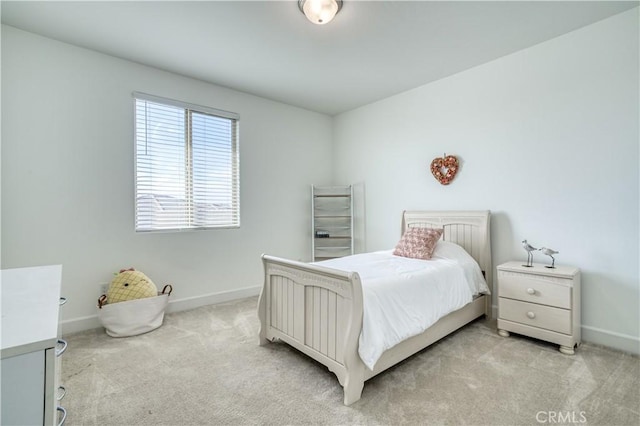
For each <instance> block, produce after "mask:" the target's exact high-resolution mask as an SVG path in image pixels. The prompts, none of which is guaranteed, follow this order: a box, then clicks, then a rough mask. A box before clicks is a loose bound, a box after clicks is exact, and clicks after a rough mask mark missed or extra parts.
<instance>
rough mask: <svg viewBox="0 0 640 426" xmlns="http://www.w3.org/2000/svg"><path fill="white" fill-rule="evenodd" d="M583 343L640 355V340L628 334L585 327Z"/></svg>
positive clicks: (583, 327) (583, 329)
mask: <svg viewBox="0 0 640 426" xmlns="http://www.w3.org/2000/svg"><path fill="white" fill-rule="evenodd" d="M582 341H583V342H590V343H595V344H597V345H602V346H607V347H609V348H613V349H617V350H619V351H623V352H628V353H631V354H634V355H640V338H638V337H636V336H630V335H628V334H622V333H616V332H615V331H609V330H603V329H601V328H596V327H590V326H588V325H583V326H582Z"/></svg>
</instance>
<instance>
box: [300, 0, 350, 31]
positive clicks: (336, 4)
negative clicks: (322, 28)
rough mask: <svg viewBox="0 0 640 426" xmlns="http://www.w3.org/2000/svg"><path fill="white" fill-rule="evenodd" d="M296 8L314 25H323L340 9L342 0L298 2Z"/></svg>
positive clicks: (302, 0)
mask: <svg viewBox="0 0 640 426" xmlns="http://www.w3.org/2000/svg"><path fill="white" fill-rule="evenodd" d="M298 8H299V9H300V12H302V13H304V16H306V17H307V19H308V20H310V21H311V22H313V23H314V24H318V25H324V24H326V23H328V22H330V21H331V20H332V19H333V17H334V16H336V13H338V12H339V11H340V9H342V0H298Z"/></svg>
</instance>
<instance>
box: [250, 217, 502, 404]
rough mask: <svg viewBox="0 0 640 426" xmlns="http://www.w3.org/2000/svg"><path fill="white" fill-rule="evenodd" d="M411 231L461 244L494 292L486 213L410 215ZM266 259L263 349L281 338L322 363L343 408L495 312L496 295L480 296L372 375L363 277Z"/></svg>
mask: <svg viewBox="0 0 640 426" xmlns="http://www.w3.org/2000/svg"><path fill="white" fill-rule="evenodd" d="M411 227H427V228H444V234H443V237H442V238H443V239H444V240H446V241H451V242H454V243H457V244H459V245H460V246H462V247H463V248H464V249H465V250H466V251H467V252H468V253H469V254H470V255H471V256H472V257H473V258H474V259H475V260H476V261H477V262H478V264H479V265H480V268H481V269H482V271H483V272H484V273H485V277H486V281H487V284H488V285H489V288H492V279H491V278H492V269H493V268H492V266H491V241H490V213H489V211H405V212H404V213H403V216H402V231H403V232H404V231H405V230H406V229H407V228H411ZM262 261H263V264H264V272H265V280H264V287H263V288H262V292H261V294H260V299H259V302H258V317H259V319H260V345H265V344H267V342H268V341H276V340H281V341H283V342H285V343H287V344H289V345H291V346H293V347H294V348H296V349H298V350H299V351H301V352H303V353H305V354H307V355H308V356H310V357H311V358H313V359H315V360H316V361H318V362H320V363H321V364H323V365H325V366H326V367H327V368H328V369H329V370H330V371H332V372H333V373H335V375H336V376H337V377H338V381H339V382H340V384H341V385H342V387H343V388H344V404H345V405H350V404H352V403H354V402H356V401H357V400H359V399H360V396H361V395H362V388H363V387H364V382H365V381H366V380H368V379H370V378H371V377H373V376H375V375H376V374H378V373H380V372H382V371H384V370H386V369H387V368H389V367H391V366H393V365H395V364H397V363H398V362H400V361H402V360H404V359H406V358H407V357H409V356H411V355H413V354H415V353H416V352H418V351H420V350H422V349H424V348H426V347H427V346H429V345H431V344H432V343H434V342H436V341H438V340H440V339H441V338H443V337H445V336H446V335H448V334H450V333H452V332H453V331H455V330H457V329H459V328H460V327H462V326H464V325H466V324H467V323H469V322H471V321H473V320H474V319H476V318H478V317H480V316H482V315H486V317H487V318H488V317H489V316H490V312H491V296H490V295H488V296H485V295H481V296H479V297H477V298H475V299H474V300H473V301H472V302H471V303H469V304H467V305H466V306H464V307H463V308H461V309H459V310H457V311H455V312H452V313H450V314H449V315H447V316H445V317H443V318H441V319H440V320H439V321H438V322H436V323H435V324H434V325H432V326H431V327H430V328H428V329H427V330H426V331H425V332H423V333H422V334H419V335H417V336H414V337H411V338H409V339H407V340H405V341H403V342H401V343H399V344H398V345H396V346H394V347H393V348H391V349H389V350H387V351H385V352H384V353H383V354H382V357H381V358H380V359H379V360H378V362H377V363H376V364H375V366H374V369H373V371H372V370H369V369H368V368H367V367H366V366H365V365H364V363H363V362H362V360H361V359H360V356H359V355H358V339H359V337H360V331H361V328H362V314H363V306H362V283H361V281H360V277H359V276H358V274H357V273H355V272H344V271H340V270H336V269H332V268H326V267H323V266H320V265H314V264H307V263H302V262H297V261H292V260H287V259H281V258H277V257H273V256H268V255H263V256H262Z"/></svg>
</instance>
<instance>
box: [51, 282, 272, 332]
mask: <svg viewBox="0 0 640 426" xmlns="http://www.w3.org/2000/svg"><path fill="white" fill-rule="evenodd" d="M261 289H262V286H256V287H246V288H241V289H238V290H230V291H224V292H221V293H212V294H205V295H203V296H194V297H186V298H184V299H177V300H170V301H169V306H167V309H166V311H165V312H166V313H172V312H180V311H187V310H189V309H195V308H199V307H200V306H207V305H215V304H218V303H224V302H229V301H231V300H236V299H244V298H245V297H251V296H257V295H259V294H260V290H261ZM60 325H61V327H62V334H63V335H65V334H69V333H76V332H78V331H84V330H91V329H94V328H101V327H102V324H100V321H99V320H98V316H97V315H90V316H87V317H80V318H72V319H68V320H64V321H61V322H60Z"/></svg>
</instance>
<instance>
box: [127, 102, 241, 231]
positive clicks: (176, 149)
mask: <svg viewBox="0 0 640 426" xmlns="http://www.w3.org/2000/svg"><path fill="white" fill-rule="evenodd" d="M134 98H135V123H136V131H135V134H136V136H135V138H136V154H135V155H136V184H135V186H136V217H135V226H136V231H161V230H183V229H207V228H229V227H238V226H240V194H239V158H238V157H239V156H238V120H239V116H238V115H237V114H234V113H230V112H226V111H219V110H215V109H212V108H207V107H201V106H197V105H191V104H187V103H182V102H178V101H173V100H169V99H163V98H158V97H155V96H151V95H146V94H141V93H134Z"/></svg>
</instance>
